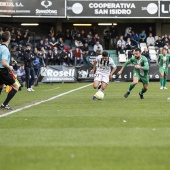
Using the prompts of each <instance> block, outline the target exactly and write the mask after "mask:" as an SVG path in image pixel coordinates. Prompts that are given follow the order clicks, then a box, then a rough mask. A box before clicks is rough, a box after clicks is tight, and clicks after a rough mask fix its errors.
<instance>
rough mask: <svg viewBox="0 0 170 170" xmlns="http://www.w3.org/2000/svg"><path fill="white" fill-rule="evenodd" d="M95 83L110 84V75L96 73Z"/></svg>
mask: <svg viewBox="0 0 170 170" xmlns="http://www.w3.org/2000/svg"><path fill="white" fill-rule="evenodd" d="M94 81H99V82H104V83H106V84H109V74H104V73H96V75H95V77H94Z"/></svg>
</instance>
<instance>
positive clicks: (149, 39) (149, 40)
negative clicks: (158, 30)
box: [146, 33, 155, 47]
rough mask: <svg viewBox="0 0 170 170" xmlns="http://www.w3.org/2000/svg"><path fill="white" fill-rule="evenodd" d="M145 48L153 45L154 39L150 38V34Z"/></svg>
mask: <svg viewBox="0 0 170 170" xmlns="http://www.w3.org/2000/svg"><path fill="white" fill-rule="evenodd" d="M146 44H147V46H148V47H149V46H154V45H155V38H154V37H153V36H152V33H150V34H149V37H147V39H146Z"/></svg>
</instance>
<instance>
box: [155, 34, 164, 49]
mask: <svg viewBox="0 0 170 170" xmlns="http://www.w3.org/2000/svg"><path fill="white" fill-rule="evenodd" d="M155 46H156V47H158V48H161V47H164V42H163V40H162V38H161V36H158V39H157V40H156V42H155Z"/></svg>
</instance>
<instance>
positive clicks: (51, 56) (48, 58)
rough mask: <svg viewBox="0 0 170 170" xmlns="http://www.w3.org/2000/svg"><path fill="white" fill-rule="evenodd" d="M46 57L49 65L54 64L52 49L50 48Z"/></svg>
mask: <svg viewBox="0 0 170 170" xmlns="http://www.w3.org/2000/svg"><path fill="white" fill-rule="evenodd" d="M46 59H47V62H46V63H47V65H52V64H53V63H54V62H53V52H52V50H48V52H47V57H46Z"/></svg>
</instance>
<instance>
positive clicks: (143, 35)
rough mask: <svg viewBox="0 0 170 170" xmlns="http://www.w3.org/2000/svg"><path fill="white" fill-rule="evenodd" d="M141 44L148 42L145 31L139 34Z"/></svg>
mask: <svg viewBox="0 0 170 170" xmlns="http://www.w3.org/2000/svg"><path fill="white" fill-rule="evenodd" d="M139 42H146V33H145V30H142V32H141V33H140V34H139Z"/></svg>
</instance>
